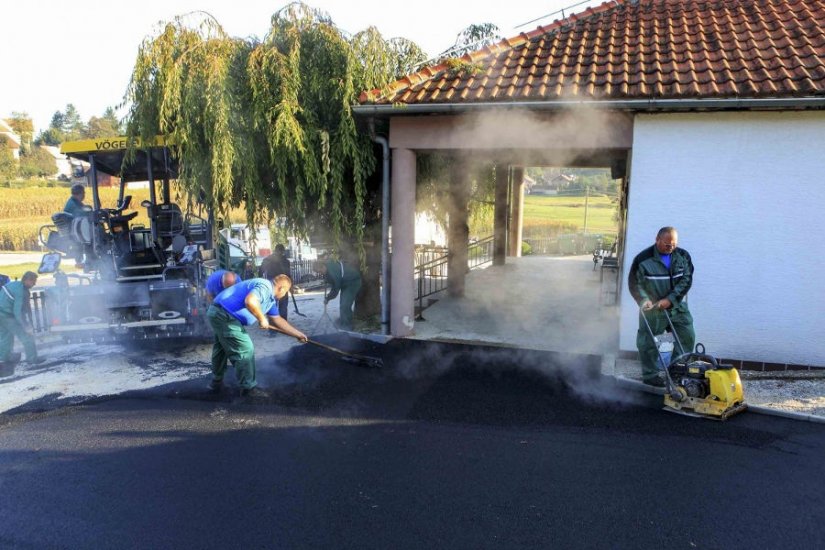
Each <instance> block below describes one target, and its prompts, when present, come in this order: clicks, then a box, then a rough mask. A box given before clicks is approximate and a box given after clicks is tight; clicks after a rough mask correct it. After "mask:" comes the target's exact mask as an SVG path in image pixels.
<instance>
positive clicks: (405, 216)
mask: <svg viewBox="0 0 825 550" xmlns="http://www.w3.org/2000/svg"><path fill="white" fill-rule="evenodd" d="M391 184H392V206H391V208H390V210H391V217H390V219H391V221H392V228H391V235H392V258H391V260H390V265H391V268H392V269H391V273H390V333H391V334H392V335H393V336H409V335H411V334H413V332H414V330H413V329H414V326H415V309H414V308H415V277H414V272H415V152H413V151H411V150H409V149H393V150H392V182H391Z"/></svg>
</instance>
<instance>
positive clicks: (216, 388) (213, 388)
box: [206, 379, 223, 393]
mask: <svg viewBox="0 0 825 550" xmlns="http://www.w3.org/2000/svg"><path fill="white" fill-rule="evenodd" d="M206 389H207V390H209V391H210V392H211V393H221V390H222V389H223V380H215V379H213V380H211V381H210V382H209V385H208V386H206Z"/></svg>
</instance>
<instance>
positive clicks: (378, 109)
mask: <svg viewBox="0 0 825 550" xmlns="http://www.w3.org/2000/svg"><path fill="white" fill-rule="evenodd" d="M576 107H589V108H598V109H610V110H624V111H697V110H700V111H701V110H710V111H721V110H731V111H740V110H751V109H753V110H763V109H779V110H787V109H825V96H823V97H813V96H812V97H788V98H717V99H606V100H550V101H509V102H484V103H417V104H381V105H374V104H373V105H356V106H354V107H353V112H354V113H355V114H356V115H358V116H374V117H390V116H404V115H424V114H462V113H471V112H476V111H483V110H491V109H525V110H531V111H558V110H564V109H571V108H576Z"/></svg>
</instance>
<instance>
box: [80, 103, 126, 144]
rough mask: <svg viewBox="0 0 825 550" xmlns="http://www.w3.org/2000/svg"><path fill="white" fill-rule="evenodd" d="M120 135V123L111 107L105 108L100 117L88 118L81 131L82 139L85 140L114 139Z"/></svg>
mask: <svg viewBox="0 0 825 550" xmlns="http://www.w3.org/2000/svg"><path fill="white" fill-rule="evenodd" d="M122 133H123V132H122V129H121V125H120V121H119V120H118V118H117V115H116V114H115V110H114V109H113V108H112V107H107V108H106V111H105V112H104V113H103V116H102V117H94V116H93V117H92V118H90V119H89V122H88V124H86V126H85V128H84V129H83V137H84V138H87V139H92V138H101V137H116V136H119V135H121V134H122Z"/></svg>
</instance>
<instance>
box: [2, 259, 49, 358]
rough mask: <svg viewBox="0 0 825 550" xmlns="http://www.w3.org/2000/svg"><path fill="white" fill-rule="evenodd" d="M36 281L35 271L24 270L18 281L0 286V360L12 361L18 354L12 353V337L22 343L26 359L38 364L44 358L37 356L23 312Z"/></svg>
mask: <svg viewBox="0 0 825 550" xmlns="http://www.w3.org/2000/svg"><path fill="white" fill-rule="evenodd" d="M35 283H37V273H34V272H31V271H26V272H25V273H24V274H23V278H22V280H20V281H12V282H10V283H6V284H5V285H4V286H3V287H2V288H0V361H2V362H3V363H14V362H15V361H16V360H17V359H19V356H17V355H16V354H14V353H13V349H14V338H15V336H16V337H17V339H18V340H20V342H21V343H22V344H23V349H24V350H25V352H26V361H28V362H29V364H32V365H39V364H40V363H42V362H44V361H45V359H44V358H42V357H38V355H37V347H36V346H35V345H34V338H33V337H32V330H31V328H29V326H28V323H27V322H26V319H25V318H24V315H23V312H24V311H26V304H27V303H28V301H29V289H30V288H32V287H33V286H34V285H35Z"/></svg>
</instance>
